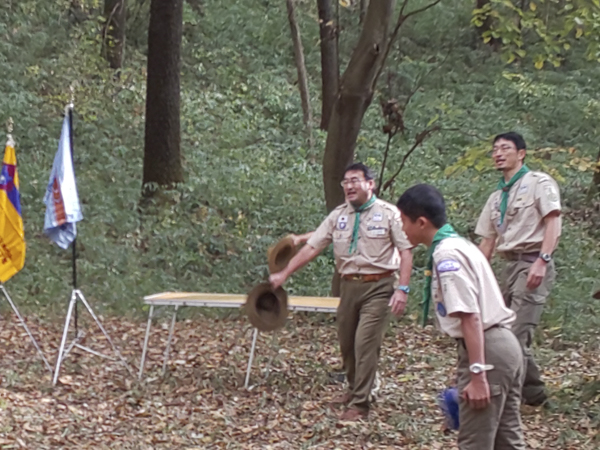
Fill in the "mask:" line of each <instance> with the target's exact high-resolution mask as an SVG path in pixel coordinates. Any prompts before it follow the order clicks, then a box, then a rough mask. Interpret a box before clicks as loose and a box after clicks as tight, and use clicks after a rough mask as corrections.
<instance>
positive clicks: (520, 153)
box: [517, 148, 527, 161]
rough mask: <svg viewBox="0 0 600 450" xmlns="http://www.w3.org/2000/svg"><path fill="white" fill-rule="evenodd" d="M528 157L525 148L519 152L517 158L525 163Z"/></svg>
mask: <svg viewBox="0 0 600 450" xmlns="http://www.w3.org/2000/svg"><path fill="white" fill-rule="evenodd" d="M526 155H527V150H525V149H524V148H522V149H519V150H517V158H519V161H524V160H525V156H526Z"/></svg>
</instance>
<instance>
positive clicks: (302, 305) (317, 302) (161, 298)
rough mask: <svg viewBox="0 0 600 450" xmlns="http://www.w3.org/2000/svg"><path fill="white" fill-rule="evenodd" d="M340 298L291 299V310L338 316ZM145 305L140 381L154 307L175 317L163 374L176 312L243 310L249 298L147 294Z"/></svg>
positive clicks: (250, 358) (166, 356)
mask: <svg viewBox="0 0 600 450" xmlns="http://www.w3.org/2000/svg"><path fill="white" fill-rule="evenodd" d="M339 302H340V299H339V298H337V297H288V308H289V309H290V310H291V311H313V312H323V313H335V312H336V311H337V307H338V305H339ZM144 303H145V304H146V305H149V306H150V311H149V313H148V325H147V326H146V336H145V337H144V347H143V349H142V360H141V361H140V371H139V374H138V378H139V379H141V378H142V375H143V373H144V362H145V359H146V352H147V350H148V339H149V338H150V328H151V326H152V317H153V316H154V308H155V307H161V306H166V307H173V308H174V311H173V317H172V318H171V326H170V327H169V337H168V338H167V347H166V349H165V356H164V361H163V373H164V372H165V370H166V368H167V360H168V359H169V351H170V347H171V339H172V338H173V331H174V328H175V320H176V317H177V311H178V310H179V308H181V307H184V306H198V307H204V308H241V307H242V306H244V303H246V295H243V294H205V293H198V292H162V293H160V294H154V295H148V296H146V297H144ZM257 336H258V329H256V328H255V329H254V334H253V336H252V347H251V350H250V356H249V358H248V368H247V369H246V381H245V382H244V387H245V388H246V389H247V388H248V382H249V381H250V369H251V368H252V361H253V359H254V350H255V348H256V338H257Z"/></svg>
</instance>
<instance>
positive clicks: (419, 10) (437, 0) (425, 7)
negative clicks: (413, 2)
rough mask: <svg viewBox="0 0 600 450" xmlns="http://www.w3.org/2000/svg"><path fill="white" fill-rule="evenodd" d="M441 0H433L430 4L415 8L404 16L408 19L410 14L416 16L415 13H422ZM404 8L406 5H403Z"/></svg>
mask: <svg viewBox="0 0 600 450" xmlns="http://www.w3.org/2000/svg"><path fill="white" fill-rule="evenodd" d="M441 1H442V0H435V1H434V2H431V3H430V4H429V5H426V6H423V7H422V8H419V9H415V10H414V11H411V12H409V13H408V14H406V15H405V16H404V20H406V19H408V18H409V17H410V16H414V15H415V14H419V13H422V12H423V11H427V10H428V9H429V8H433V7H434V6H435V5H437V4H438V3H440V2H441ZM405 4H406V2H405ZM402 9H404V5H402Z"/></svg>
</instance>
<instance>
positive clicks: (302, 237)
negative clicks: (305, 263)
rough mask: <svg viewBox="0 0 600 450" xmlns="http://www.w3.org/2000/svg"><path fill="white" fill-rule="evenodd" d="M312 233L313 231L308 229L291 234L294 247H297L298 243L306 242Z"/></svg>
mask: <svg viewBox="0 0 600 450" xmlns="http://www.w3.org/2000/svg"><path fill="white" fill-rule="evenodd" d="M313 234H314V231H309V232H308V233H304V234H291V235H290V236H291V237H292V239H293V241H294V247H298V246H299V245H300V244H306V242H307V241H308V240H309V239H310V237H311V236H312V235H313Z"/></svg>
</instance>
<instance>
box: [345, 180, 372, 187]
mask: <svg viewBox="0 0 600 450" xmlns="http://www.w3.org/2000/svg"><path fill="white" fill-rule="evenodd" d="M363 181H367V180H361V179H360V178H350V179H349V180H342V182H341V183H340V186H342V187H346V186H350V185H352V186H356V185H357V184H360V183H362V182H363Z"/></svg>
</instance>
